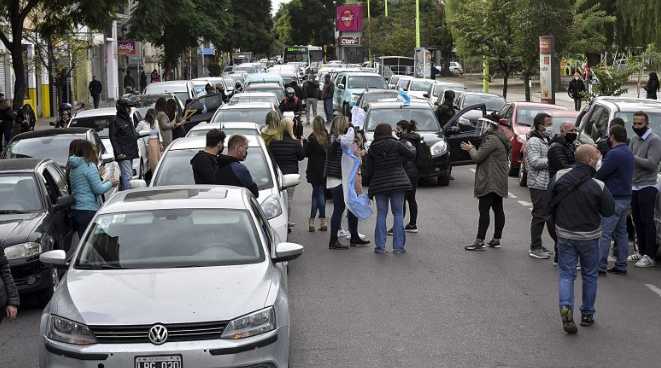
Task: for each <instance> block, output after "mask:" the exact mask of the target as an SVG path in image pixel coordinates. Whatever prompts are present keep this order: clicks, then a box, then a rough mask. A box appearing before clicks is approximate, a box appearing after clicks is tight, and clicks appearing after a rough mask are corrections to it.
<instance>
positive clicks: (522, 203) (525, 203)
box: [517, 201, 532, 207]
mask: <svg viewBox="0 0 661 368" xmlns="http://www.w3.org/2000/svg"><path fill="white" fill-rule="evenodd" d="M517 202H518V203H519V204H520V205H522V206H523V207H532V203H530V202H526V201H517Z"/></svg>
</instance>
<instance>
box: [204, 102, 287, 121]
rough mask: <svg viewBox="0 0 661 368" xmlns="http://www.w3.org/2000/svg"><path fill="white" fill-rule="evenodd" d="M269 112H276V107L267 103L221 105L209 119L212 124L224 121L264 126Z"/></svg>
mask: <svg viewBox="0 0 661 368" xmlns="http://www.w3.org/2000/svg"><path fill="white" fill-rule="evenodd" d="M271 111H278V109H277V107H276V106H274V105H273V104H271V103H268V102H251V103H237V104H233V105H223V107H221V108H220V109H218V110H217V111H216V113H215V114H214V116H213V117H212V118H211V120H210V121H211V122H212V123H222V122H226V121H236V122H240V121H243V122H248V123H258V124H259V125H260V126H264V125H265V124H266V115H267V114H268V113H269V112H271Z"/></svg>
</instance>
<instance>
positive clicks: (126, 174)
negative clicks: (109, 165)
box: [117, 160, 133, 190]
mask: <svg viewBox="0 0 661 368" xmlns="http://www.w3.org/2000/svg"><path fill="white" fill-rule="evenodd" d="M117 164H118V165H119V171H120V176H119V190H128V189H131V177H133V160H122V161H118V162H117Z"/></svg>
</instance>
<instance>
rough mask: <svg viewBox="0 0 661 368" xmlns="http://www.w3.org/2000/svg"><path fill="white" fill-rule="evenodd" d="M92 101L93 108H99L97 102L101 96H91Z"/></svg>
mask: <svg viewBox="0 0 661 368" xmlns="http://www.w3.org/2000/svg"><path fill="white" fill-rule="evenodd" d="M92 100H93V101H94V108H95V109H98V108H99V100H101V95H92Z"/></svg>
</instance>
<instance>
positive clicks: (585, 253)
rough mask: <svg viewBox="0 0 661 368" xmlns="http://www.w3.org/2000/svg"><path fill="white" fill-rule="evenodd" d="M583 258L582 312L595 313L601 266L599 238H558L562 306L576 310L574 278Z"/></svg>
mask: <svg viewBox="0 0 661 368" xmlns="http://www.w3.org/2000/svg"><path fill="white" fill-rule="evenodd" d="M579 258H580V260H581V279H582V281H583V287H582V289H583V305H582V306H581V312H582V313H584V314H593V313H594V303H595V301H596V299H597V278H598V276H597V272H598V267H599V239H593V240H570V239H563V238H558V267H559V268H560V284H559V286H560V308H562V307H568V308H569V309H571V310H574V280H575V279H576V264H577V261H578V259H579Z"/></svg>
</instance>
